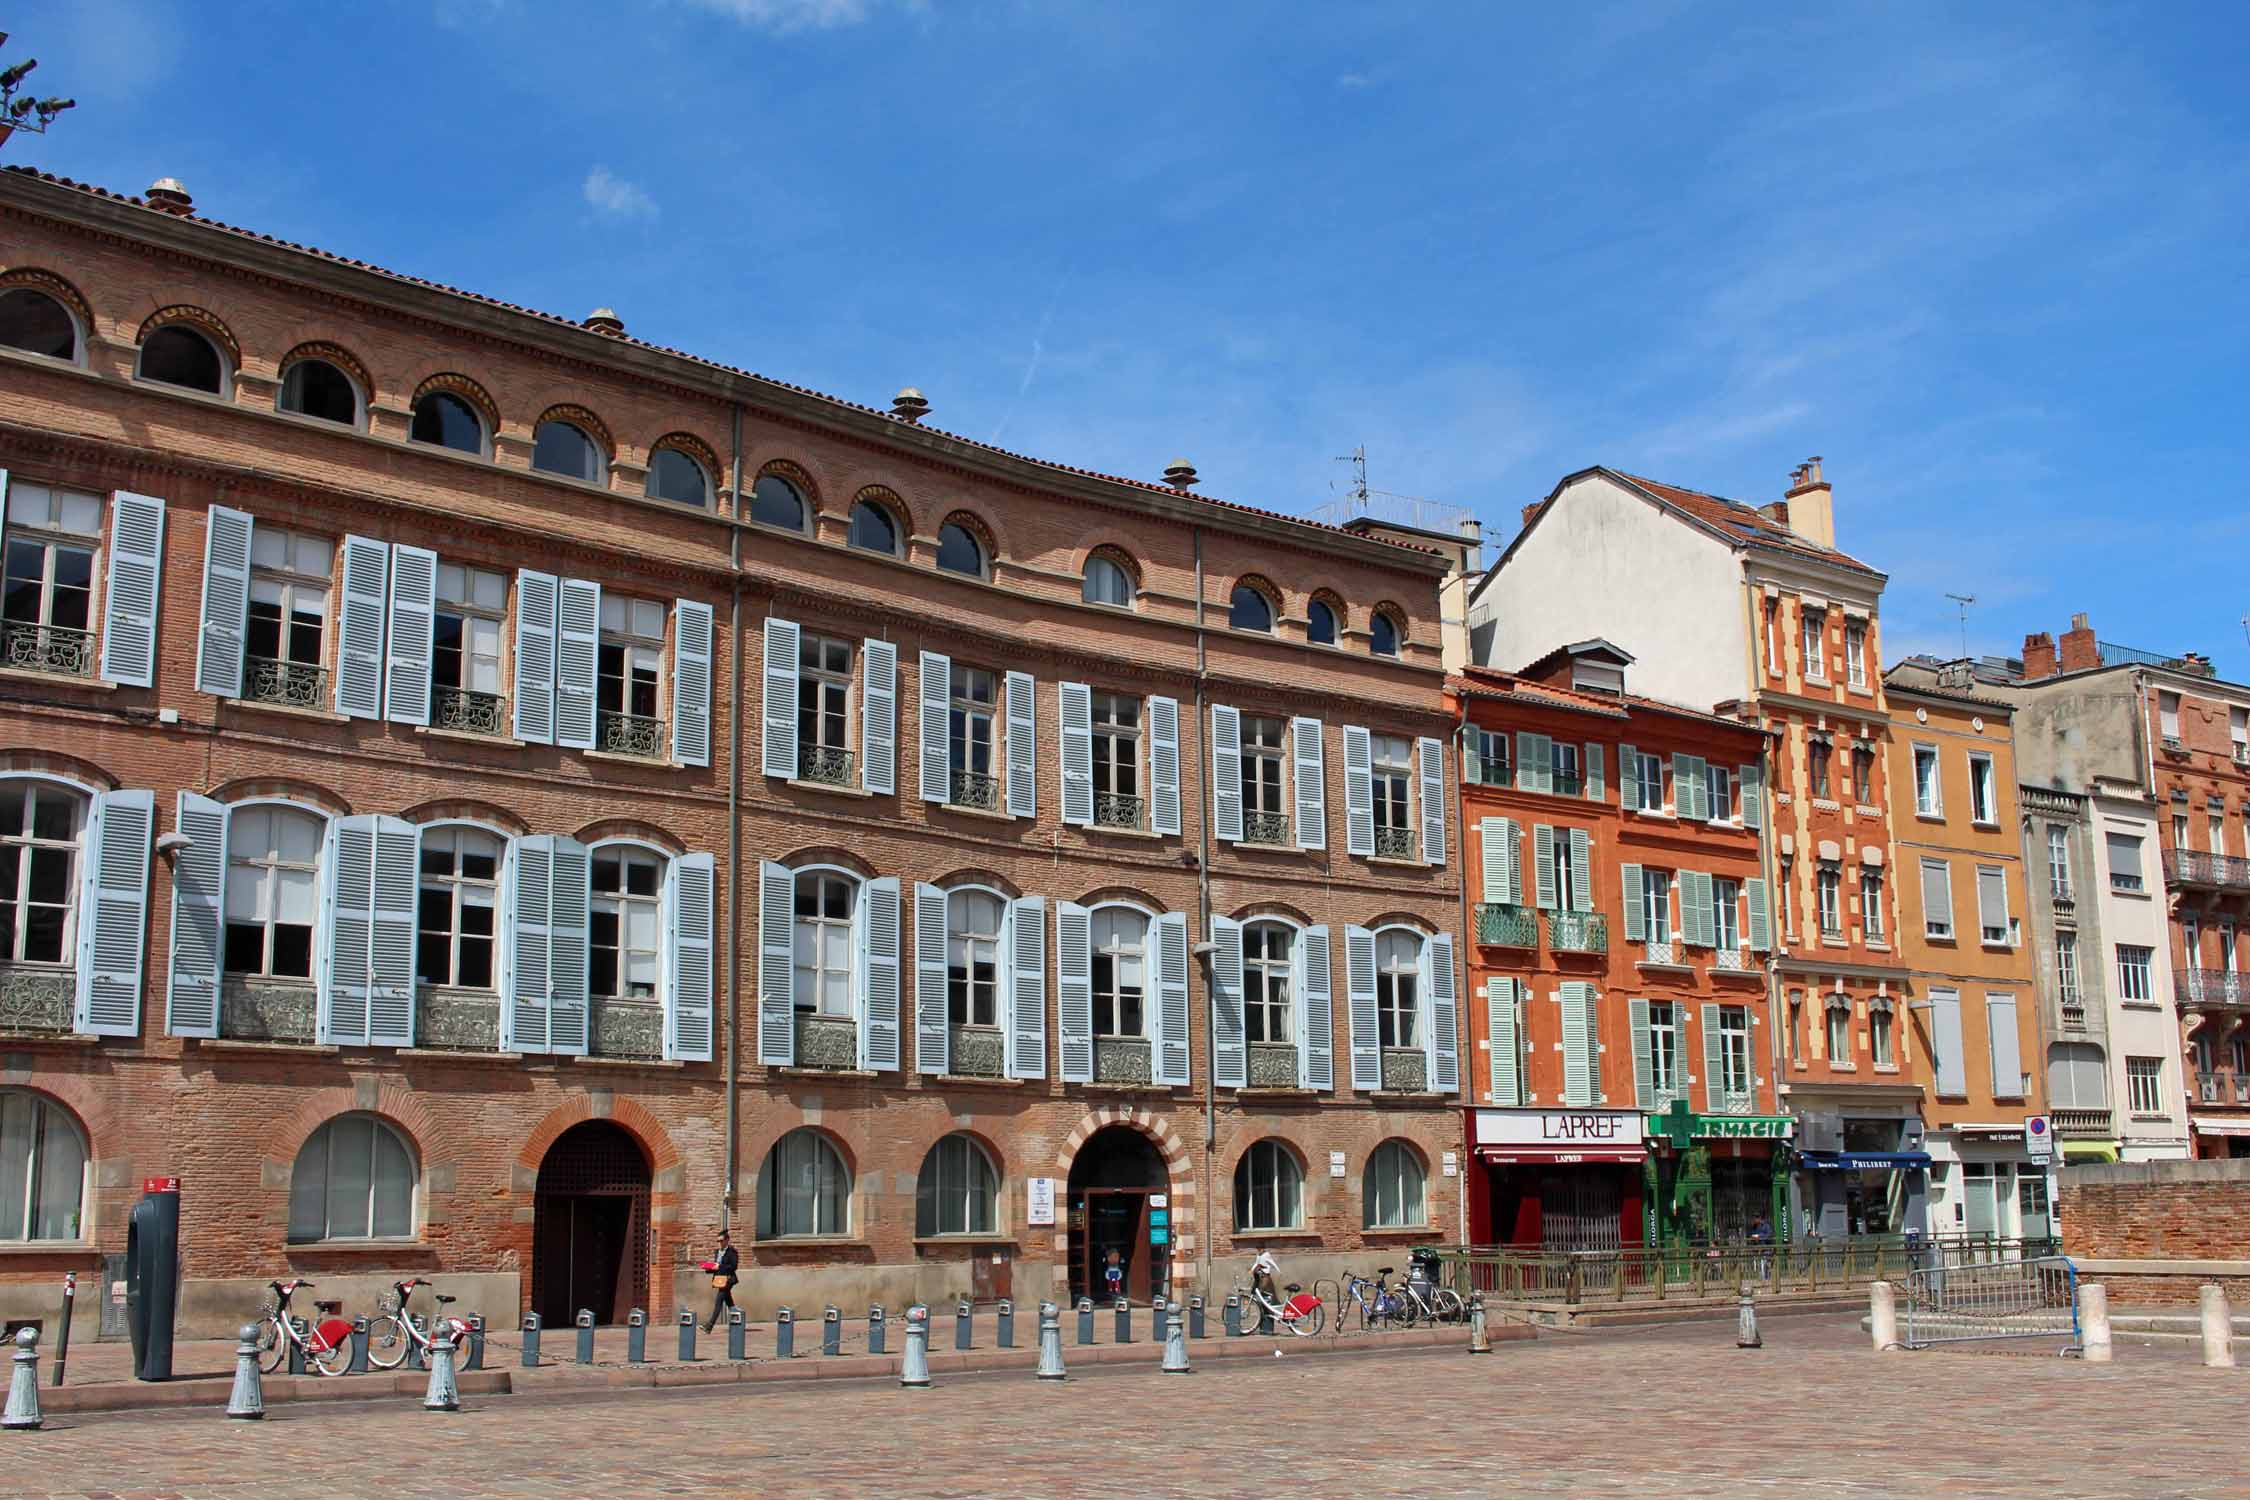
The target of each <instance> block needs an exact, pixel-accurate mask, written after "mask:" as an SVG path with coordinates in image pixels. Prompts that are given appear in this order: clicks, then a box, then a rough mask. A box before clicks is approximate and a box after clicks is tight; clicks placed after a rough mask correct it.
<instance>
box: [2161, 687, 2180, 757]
mask: <svg viewBox="0 0 2250 1500" xmlns="http://www.w3.org/2000/svg"><path fill="white" fill-rule="evenodd" d="M2156 721H2157V730H2158V732H2159V733H2161V734H2162V735H2163V736H2164V743H2165V744H2167V745H2177V744H2178V743H2179V742H2180V695H2179V694H2178V693H2158V694H2157V695H2156Z"/></svg>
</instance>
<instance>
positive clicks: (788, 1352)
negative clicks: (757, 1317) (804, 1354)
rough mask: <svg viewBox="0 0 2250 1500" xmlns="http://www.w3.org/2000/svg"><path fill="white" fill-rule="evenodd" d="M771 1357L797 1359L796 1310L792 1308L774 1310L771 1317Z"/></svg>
mask: <svg viewBox="0 0 2250 1500" xmlns="http://www.w3.org/2000/svg"><path fill="white" fill-rule="evenodd" d="M773 1357H774V1358H775V1359H795V1358H796V1357H797V1310H796V1309H795V1308H792V1307H782V1308H776V1309H775V1310H774V1315H773Z"/></svg>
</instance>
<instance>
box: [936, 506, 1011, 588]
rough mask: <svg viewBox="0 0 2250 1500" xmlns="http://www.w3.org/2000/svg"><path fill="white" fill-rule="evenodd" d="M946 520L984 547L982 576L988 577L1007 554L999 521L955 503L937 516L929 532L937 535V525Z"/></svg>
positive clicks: (943, 523) (942, 523)
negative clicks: (936, 520)
mask: <svg viewBox="0 0 2250 1500" xmlns="http://www.w3.org/2000/svg"><path fill="white" fill-rule="evenodd" d="M948 522H951V523H952V524H953V525H956V526H958V527H960V528H961V529H962V530H964V531H966V532H967V533H968V534H969V535H970V536H972V537H975V538H976V542H977V545H978V546H979V547H982V548H983V549H984V576H985V577H987V578H990V577H991V576H992V574H993V572H994V570H995V569H997V568H998V567H999V566H1000V559H1001V558H1003V557H1007V556H1008V555H1009V554H1008V549H1007V544H1006V542H1004V541H1003V540H1002V539H1001V534H1000V523H999V522H997V521H994V520H992V519H990V518H989V517H987V516H986V515H985V514H984V513H983V512H982V511H975V510H971V509H969V507H967V506H965V505H955V506H954V507H952V508H951V509H950V510H948V511H946V513H945V514H944V515H942V516H940V517H938V525H937V526H933V527H931V528H930V534H931V535H932V536H935V535H937V531H938V527H939V526H944V525H945V524H946V523H948Z"/></svg>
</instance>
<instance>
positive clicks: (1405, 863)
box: [1367, 854, 1437, 870]
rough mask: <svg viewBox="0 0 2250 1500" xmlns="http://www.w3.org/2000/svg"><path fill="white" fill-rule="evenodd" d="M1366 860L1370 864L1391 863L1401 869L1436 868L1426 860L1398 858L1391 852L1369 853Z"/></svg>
mask: <svg viewBox="0 0 2250 1500" xmlns="http://www.w3.org/2000/svg"><path fill="white" fill-rule="evenodd" d="M1367 862H1368V863H1369V864H1371V865H1393V866H1396V867H1397V868H1399V869H1401V870H1434V869H1436V868H1437V866H1435V865H1433V864H1431V863H1429V862H1428V861H1427V860H1420V859H1400V858H1398V857H1397V856H1396V855H1391V854H1370V855H1368V856H1367Z"/></svg>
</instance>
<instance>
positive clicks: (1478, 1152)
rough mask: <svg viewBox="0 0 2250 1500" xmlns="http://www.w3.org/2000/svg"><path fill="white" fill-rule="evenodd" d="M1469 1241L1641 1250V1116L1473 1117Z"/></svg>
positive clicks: (1583, 1112) (1494, 1113) (1486, 1112)
mask: <svg viewBox="0 0 2250 1500" xmlns="http://www.w3.org/2000/svg"><path fill="white" fill-rule="evenodd" d="M1468 1125H1469V1149H1470V1152H1471V1154H1472V1155H1473V1156H1474V1157H1475V1159H1476V1162H1477V1170H1476V1171H1475V1172H1474V1173H1472V1174H1471V1177H1470V1181H1469V1184H1468V1186H1469V1194H1470V1198H1469V1213H1470V1223H1469V1229H1470V1235H1471V1237H1472V1238H1473V1239H1474V1240H1475V1241H1476V1242H1477V1243H1478V1244H1483V1245H1508V1246H1514V1247H1518V1248H1524V1249H1534V1250H1615V1249H1619V1248H1622V1247H1628V1246H1636V1245H1639V1244H1640V1243H1642V1219H1643V1214H1644V1201H1643V1189H1642V1169H1643V1167H1644V1165H1645V1164H1646V1162H1647V1160H1648V1147H1647V1144H1646V1141H1645V1138H1644V1135H1643V1132H1642V1129H1641V1116H1639V1115H1638V1114H1634V1113H1630V1112H1626V1111H1614V1110H1588V1109H1546V1110H1542V1109H1479V1110H1471V1111H1470V1112H1469V1120H1468Z"/></svg>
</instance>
